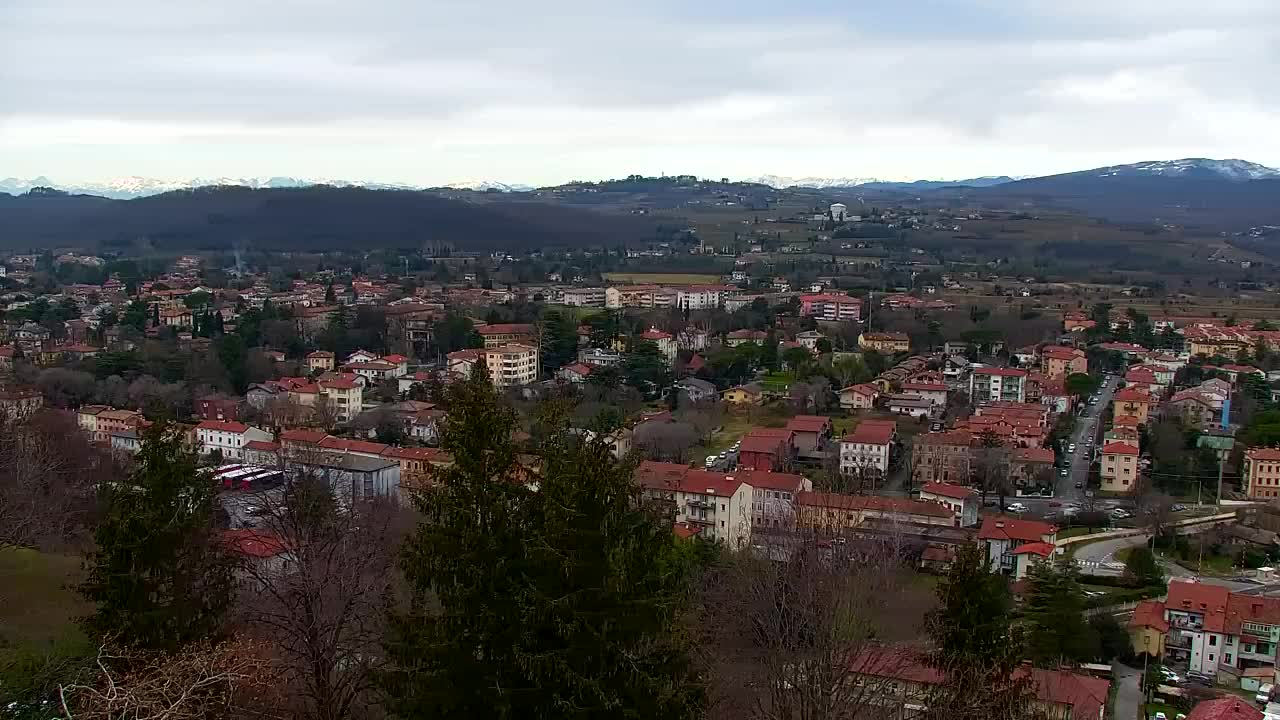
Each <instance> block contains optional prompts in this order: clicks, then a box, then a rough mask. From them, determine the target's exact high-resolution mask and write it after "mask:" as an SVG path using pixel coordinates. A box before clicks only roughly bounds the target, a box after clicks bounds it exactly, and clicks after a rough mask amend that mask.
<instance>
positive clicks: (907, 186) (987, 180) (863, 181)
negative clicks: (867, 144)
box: [743, 175, 1015, 190]
mask: <svg viewBox="0 0 1280 720" xmlns="http://www.w3.org/2000/svg"><path fill="white" fill-rule="evenodd" d="M1014 179H1015V178H1011V177H1009V176H1008V175H988V176H985V177H980V178H969V179H966V180H906V181H898V180H880V179H878V178H818V177H808V178H790V177H784V176H779V175H761V176H759V177H754V178H748V179H746V180H744V181H743V182H749V183H758V184H761V185H768V186H769V187H773V188H778V189H780V190H782V189H786V188H813V189H816V190H825V189H828V188H852V187H865V188H867V189H871V190H911V189H914V190H932V189H934V188H940V187H946V186H951V185H969V186H972V187H990V186H992V185H1001V184H1003V183H1007V182H1012V181H1013V180H1014Z"/></svg>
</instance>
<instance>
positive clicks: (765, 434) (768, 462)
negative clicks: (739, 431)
mask: <svg viewBox="0 0 1280 720" xmlns="http://www.w3.org/2000/svg"><path fill="white" fill-rule="evenodd" d="M795 435H796V434H795V432H794V431H792V430H788V429H786V428H756V429H755V430H752V431H750V432H748V433H747V434H746V435H743V436H742V440H741V445H740V446H739V448H738V467H739V468H744V469H749V470H766V471H767V470H783V469H785V468H787V467H790V465H791V461H792V460H793V459H795V456H796V447H795Z"/></svg>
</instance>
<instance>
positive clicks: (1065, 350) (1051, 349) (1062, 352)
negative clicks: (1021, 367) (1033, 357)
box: [1040, 345, 1089, 377]
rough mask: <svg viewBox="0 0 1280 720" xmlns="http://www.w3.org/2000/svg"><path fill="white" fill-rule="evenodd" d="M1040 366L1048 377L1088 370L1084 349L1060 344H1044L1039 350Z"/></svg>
mask: <svg viewBox="0 0 1280 720" xmlns="http://www.w3.org/2000/svg"><path fill="white" fill-rule="evenodd" d="M1040 367H1041V369H1043V370H1044V374H1045V375H1048V376H1049V377H1056V376H1058V375H1074V374H1077V373H1086V372H1088V371H1089V362H1088V360H1086V359H1085V355H1084V351H1083V350H1080V349H1078V348H1072V347H1064V346H1062V345H1046V346H1045V347H1043V348H1041V350H1040Z"/></svg>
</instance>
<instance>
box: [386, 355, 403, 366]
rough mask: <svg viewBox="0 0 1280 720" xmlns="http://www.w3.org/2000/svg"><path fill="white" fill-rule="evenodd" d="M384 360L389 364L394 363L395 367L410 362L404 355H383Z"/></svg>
mask: <svg viewBox="0 0 1280 720" xmlns="http://www.w3.org/2000/svg"><path fill="white" fill-rule="evenodd" d="M382 359H383V360H385V361H387V362H389V363H392V364H393V365H399V364H400V363H403V362H409V358H407V357H405V356H404V355H383V356H382Z"/></svg>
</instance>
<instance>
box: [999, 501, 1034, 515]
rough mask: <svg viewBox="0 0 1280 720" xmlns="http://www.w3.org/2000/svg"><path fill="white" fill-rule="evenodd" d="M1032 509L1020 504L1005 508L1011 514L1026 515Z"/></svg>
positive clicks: (1012, 504)
mask: <svg viewBox="0 0 1280 720" xmlns="http://www.w3.org/2000/svg"><path fill="white" fill-rule="evenodd" d="M1030 509H1031V508H1028V507H1027V506H1026V505H1023V504H1022V503H1020V502H1016V503H1010V504H1009V507H1007V508H1005V510H1008V511H1009V512H1011V513H1024V512H1026V511H1027V510H1030Z"/></svg>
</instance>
